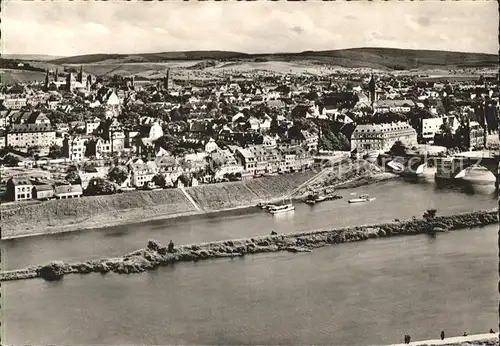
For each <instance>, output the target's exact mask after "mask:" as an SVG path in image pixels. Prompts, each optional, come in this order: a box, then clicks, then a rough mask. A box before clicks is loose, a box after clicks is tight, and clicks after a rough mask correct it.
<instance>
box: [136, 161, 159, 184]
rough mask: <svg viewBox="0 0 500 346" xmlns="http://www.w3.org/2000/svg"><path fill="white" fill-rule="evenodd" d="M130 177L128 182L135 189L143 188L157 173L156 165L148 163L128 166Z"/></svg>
mask: <svg viewBox="0 0 500 346" xmlns="http://www.w3.org/2000/svg"><path fill="white" fill-rule="evenodd" d="M130 171H131V177H130V182H131V184H132V185H133V186H135V187H144V186H147V184H148V183H149V182H150V181H151V180H152V179H153V177H154V176H155V175H156V174H157V173H158V166H157V165H156V163H154V162H152V161H149V162H146V163H142V162H139V163H133V164H131V165H130Z"/></svg>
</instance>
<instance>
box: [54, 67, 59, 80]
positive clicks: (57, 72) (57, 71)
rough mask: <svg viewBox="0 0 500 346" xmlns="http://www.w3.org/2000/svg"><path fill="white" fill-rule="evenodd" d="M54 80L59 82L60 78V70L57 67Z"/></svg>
mask: <svg viewBox="0 0 500 346" xmlns="http://www.w3.org/2000/svg"><path fill="white" fill-rule="evenodd" d="M54 80H55V81H56V82H57V81H58V80H59V70H58V69H56V75H55V77H54Z"/></svg>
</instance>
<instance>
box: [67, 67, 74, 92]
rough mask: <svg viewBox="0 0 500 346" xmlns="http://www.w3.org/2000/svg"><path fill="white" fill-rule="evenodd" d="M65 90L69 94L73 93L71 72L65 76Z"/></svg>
mask: <svg viewBox="0 0 500 346" xmlns="http://www.w3.org/2000/svg"><path fill="white" fill-rule="evenodd" d="M66 90H67V91H69V92H72V91H73V73H71V72H69V73H68V75H67V76H66Z"/></svg>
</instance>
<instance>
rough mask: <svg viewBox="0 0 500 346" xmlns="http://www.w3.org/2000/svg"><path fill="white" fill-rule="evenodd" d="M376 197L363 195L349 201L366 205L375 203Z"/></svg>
mask: <svg viewBox="0 0 500 346" xmlns="http://www.w3.org/2000/svg"><path fill="white" fill-rule="evenodd" d="M374 200H375V197H370V196H369V195H368V194H365V195H361V196H359V197H358V198H353V199H350V200H349V203H364V202H371V201H374Z"/></svg>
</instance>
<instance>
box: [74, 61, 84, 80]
mask: <svg viewBox="0 0 500 346" xmlns="http://www.w3.org/2000/svg"><path fill="white" fill-rule="evenodd" d="M83 79H84V78H83V65H80V72H78V76H77V79H76V80H77V81H78V82H79V83H81V84H83Z"/></svg>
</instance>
